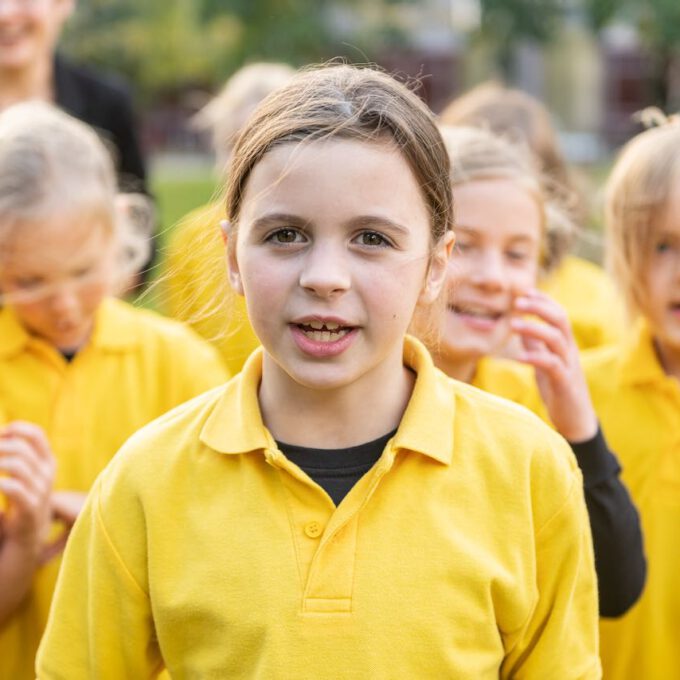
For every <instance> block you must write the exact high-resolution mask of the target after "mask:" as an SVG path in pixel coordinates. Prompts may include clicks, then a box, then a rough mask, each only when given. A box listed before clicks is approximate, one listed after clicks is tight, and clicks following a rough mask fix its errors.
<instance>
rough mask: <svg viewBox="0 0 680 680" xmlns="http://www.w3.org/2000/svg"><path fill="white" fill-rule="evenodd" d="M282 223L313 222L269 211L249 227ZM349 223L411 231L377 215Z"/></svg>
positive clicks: (366, 216) (359, 225) (292, 224)
mask: <svg viewBox="0 0 680 680" xmlns="http://www.w3.org/2000/svg"><path fill="white" fill-rule="evenodd" d="M282 224H287V225H290V226H295V227H308V226H309V225H311V224H313V221H311V220H307V219H305V218H303V217H300V216H298V215H291V214H290V213H271V214H269V215H263V216H262V217H258V218H257V219H255V220H254V221H253V223H252V225H251V229H253V230H258V231H264V230H266V229H271V228H272V227H275V226H280V225H282ZM349 225H350V226H351V227H353V228H355V229H362V228H363V229H371V228H374V229H375V228H380V227H381V228H387V229H391V230H393V231H396V232H399V233H401V234H403V235H405V236H408V235H409V234H410V233H411V230H410V229H408V227H405V226H404V225H402V224H399V223H398V222H395V221H394V220H390V219H389V218H387V217H381V216H379V215H360V216H359V217H355V218H353V219H351V220H350V221H349Z"/></svg>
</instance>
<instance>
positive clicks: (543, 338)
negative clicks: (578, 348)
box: [510, 318, 570, 364]
mask: <svg viewBox="0 0 680 680" xmlns="http://www.w3.org/2000/svg"><path fill="white" fill-rule="evenodd" d="M510 328H511V329H512V330H513V332H515V333H517V334H518V335H520V337H522V338H532V339H534V340H538V341H540V342H541V343H543V344H544V345H545V347H546V348H547V349H548V350H549V351H550V352H552V353H553V354H556V355H557V356H558V357H559V358H560V359H561V360H562V361H563V362H564V363H565V364H566V363H568V362H569V347H570V344H569V342H568V340H567V339H566V338H565V337H564V335H563V334H562V333H561V331H560V330H558V329H556V328H553V327H552V326H549V325H548V324H544V323H538V322H535V321H529V320H528V319H519V318H515V319H510Z"/></svg>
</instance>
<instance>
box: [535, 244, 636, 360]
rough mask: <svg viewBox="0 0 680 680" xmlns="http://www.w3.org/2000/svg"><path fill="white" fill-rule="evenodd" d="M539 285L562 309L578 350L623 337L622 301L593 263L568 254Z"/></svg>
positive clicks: (607, 278)
mask: <svg viewBox="0 0 680 680" xmlns="http://www.w3.org/2000/svg"><path fill="white" fill-rule="evenodd" d="M539 288H540V289H541V290H542V291H544V292H545V293H547V294H548V295H550V296H551V297H552V298H554V299H555V300H557V302H559V303H560V304H561V305H562V306H563V307H564V308H565V310H566V312H567V315H568V316H569V320H570V321H571V327H572V330H573V332H574V338H575V339H576V344H577V345H578V346H579V349H582V350H584V349H589V348H592V347H600V346H602V345H610V344H613V343H615V342H618V341H619V340H620V339H621V338H622V336H623V333H624V327H625V323H624V320H625V315H624V309H623V304H622V302H621V299H620V297H619V295H618V293H617V292H616V289H615V287H614V284H613V283H612V281H611V279H610V278H609V277H608V276H607V274H605V272H604V271H602V269H601V268H600V267H598V266H596V265H594V264H593V263H592V262H588V261H587V260H583V259H581V258H579V257H574V256H568V257H566V258H564V260H563V261H562V263H561V264H560V266H559V267H558V268H557V269H556V270H555V271H554V272H552V273H551V274H550V276H549V277H548V278H546V279H545V280H544V281H542V282H541V283H540V284H539Z"/></svg>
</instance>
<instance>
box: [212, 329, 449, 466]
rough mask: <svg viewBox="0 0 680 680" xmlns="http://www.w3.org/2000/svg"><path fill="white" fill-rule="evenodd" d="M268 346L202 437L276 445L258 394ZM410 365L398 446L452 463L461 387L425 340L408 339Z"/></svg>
mask: <svg viewBox="0 0 680 680" xmlns="http://www.w3.org/2000/svg"><path fill="white" fill-rule="evenodd" d="M262 353H263V350H262V348H260V349H258V350H256V351H255V352H254V353H253V354H252V355H251V356H250V357H249V359H248V361H247V362H246V364H245V366H244V367H243V370H242V371H241V373H239V374H238V375H237V376H236V377H235V378H233V379H232V380H231V381H230V382H229V383H227V385H226V387H225V389H224V392H223V393H222V395H221V396H220V398H219V399H218V401H217V403H216V404H215V407H214V408H213V410H212V412H211V413H210V415H209V416H208V418H207V420H206V422H205V424H204V426H203V429H202V430H201V434H200V439H201V441H202V442H203V443H204V444H206V445H207V446H209V447H210V448H212V449H214V450H215V451H219V452H220V453H226V454H241V453H247V452H250V451H257V450H262V449H272V448H274V447H275V446H276V444H275V442H274V439H273V437H272V436H271V434H270V433H269V431H268V430H267V428H266V427H265V426H264V423H263V422H262V415H261V412H260V406H259V402H258V398H257V393H258V388H259V384H260V379H261V377H262ZM404 364H405V365H406V366H408V367H409V368H411V369H413V371H414V372H415V373H416V375H417V378H416V382H415V385H414V388H413V393H412V395H411V399H410V400H409V403H408V406H407V407H406V411H405V412H404V416H403V417H402V420H401V423H400V425H399V429H398V430H397V433H396V435H395V437H394V440H393V443H392V446H393V448H395V449H407V450H410V451H415V452H417V453H421V454H423V455H425V456H428V457H429V458H433V459H434V460H436V461H438V462H440V463H444V464H449V463H450V462H451V456H452V451H453V423H454V411H455V391H454V390H453V389H452V381H451V380H450V379H449V378H447V377H446V376H445V375H444V374H443V373H441V372H440V371H439V370H437V369H436V368H435V366H434V364H433V362H432V359H431V358H430V355H429V354H428V352H427V350H426V349H425V347H423V345H422V344H421V343H420V342H418V341H417V340H415V339H414V338H411V337H407V338H406V340H405V342H404Z"/></svg>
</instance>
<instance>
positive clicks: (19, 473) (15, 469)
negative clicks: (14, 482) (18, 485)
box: [0, 456, 43, 493]
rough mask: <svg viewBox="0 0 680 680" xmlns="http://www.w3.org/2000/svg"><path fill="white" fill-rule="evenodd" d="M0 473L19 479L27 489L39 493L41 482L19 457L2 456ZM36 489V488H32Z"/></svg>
mask: <svg viewBox="0 0 680 680" xmlns="http://www.w3.org/2000/svg"><path fill="white" fill-rule="evenodd" d="M0 472H4V473H5V474H7V475H9V476H10V477H13V478H15V479H19V480H20V481H21V482H22V483H23V484H25V485H26V486H27V487H29V488H32V489H33V490H34V491H36V492H37V493H39V492H40V486H41V482H42V481H43V480H41V479H40V478H39V477H38V476H37V475H36V474H35V472H34V470H33V469H32V468H31V466H30V465H29V464H28V463H27V462H26V460H25V459H23V458H20V457H19V456H2V457H1V458H0ZM34 487H38V488H34Z"/></svg>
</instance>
